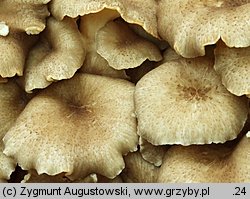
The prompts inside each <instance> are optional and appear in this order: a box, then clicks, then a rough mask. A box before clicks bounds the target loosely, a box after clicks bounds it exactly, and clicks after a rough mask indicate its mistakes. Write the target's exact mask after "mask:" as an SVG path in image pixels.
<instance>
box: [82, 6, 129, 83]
mask: <svg viewBox="0 0 250 199" xmlns="http://www.w3.org/2000/svg"><path fill="white" fill-rule="evenodd" d="M117 17H119V13H118V12H117V11H115V10H110V9H103V10H102V11H100V12H98V13H92V14H88V15H85V16H83V17H81V21H80V30H81V34H82V38H83V41H84V46H85V48H86V58H85V61H84V63H83V66H82V67H81V69H80V71H81V72H83V73H90V74H95V75H104V76H108V77H115V78H121V79H127V76H126V74H125V71H124V70H115V69H113V68H112V67H110V66H109V64H108V62H107V61H106V60H105V59H104V58H103V57H101V56H100V55H99V54H98V53H97V51H96V33H97V32H98V31H99V29H101V28H102V27H103V26H104V25H105V24H106V23H107V22H109V21H112V20H113V19H115V18H117Z"/></svg>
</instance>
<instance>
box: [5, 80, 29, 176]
mask: <svg viewBox="0 0 250 199" xmlns="http://www.w3.org/2000/svg"><path fill="white" fill-rule="evenodd" d="M25 104H26V100H25V94H24V92H23V91H22V90H21V89H20V88H19V87H18V86H17V84H16V83H15V82H14V81H12V80H11V81H9V82H8V83H5V84H0V112H1V114H0V181H1V180H7V179H9V178H10V175H11V173H12V172H13V171H14V170H15V165H16V162H15V161H14V160H13V159H12V158H10V157H8V156H6V155H5V154H3V149H4V144H3V142H2V138H3V137H4V135H5V133H6V132H7V131H8V130H9V129H10V128H11V126H12V125H13V124H14V122H15V120H16V118H17V117H18V115H19V114H20V113H21V111H22V110H23V108H24V106H25Z"/></svg>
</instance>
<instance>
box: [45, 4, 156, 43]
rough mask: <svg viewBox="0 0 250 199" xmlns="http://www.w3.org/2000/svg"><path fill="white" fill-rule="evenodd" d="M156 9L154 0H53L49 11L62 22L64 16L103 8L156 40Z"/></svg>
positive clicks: (84, 13)
mask: <svg viewBox="0 0 250 199" xmlns="http://www.w3.org/2000/svg"><path fill="white" fill-rule="evenodd" d="M142 4H143V6H142ZM156 7H157V3H156V2H155V0H146V1H145V0H144V1H142V0H126V1H124V0H85V1H80V0H63V1H62V0H53V1H52V2H51V4H50V11H51V13H52V15H53V16H55V17H56V18H57V19H60V20H62V19H63V18H64V17H65V16H69V17H72V18H75V17H77V16H78V15H80V16H83V15H86V14H90V13H97V12H100V11H101V10H103V9H104V8H108V9H112V10H117V11H118V12H119V14H120V15H121V17H122V18H123V19H124V20H125V21H126V22H128V23H133V24H138V25H140V26H142V27H143V28H144V29H145V30H146V31H147V32H148V33H150V34H151V35H153V36H154V37H156V38H158V37H159V36H158V32H157V18H156Z"/></svg>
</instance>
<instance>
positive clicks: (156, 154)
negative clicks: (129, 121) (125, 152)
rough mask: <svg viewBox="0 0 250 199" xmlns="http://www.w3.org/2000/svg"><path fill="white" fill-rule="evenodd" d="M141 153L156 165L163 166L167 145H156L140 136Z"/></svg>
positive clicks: (145, 158)
mask: <svg viewBox="0 0 250 199" xmlns="http://www.w3.org/2000/svg"><path fill="white" fill-rule="evenodd" d="M139 145H140V153H141V156H142V157H143V159H144V160H146V161H148V162H149V163H151V164H154V165H155V166H161V164H162V159H163V157H164V155H165V153H166V151H167V149H168V147H167V146H154V145H153V144H151V143H150V142H148V141H147V140H145V139H143V138H142V137H140V138H139Z"/></svg>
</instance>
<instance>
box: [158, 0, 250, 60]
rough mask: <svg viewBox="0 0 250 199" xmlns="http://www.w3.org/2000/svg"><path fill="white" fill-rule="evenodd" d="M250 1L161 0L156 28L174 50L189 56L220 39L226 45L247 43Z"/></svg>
mask: <svg viewBox="0 0 250 199" xmlns="http://www.w3.org/2000/svg"><path fill="white" fill-rule="evenodd" d="M249 10H250V3H249V1H237V0H232V1H227V0H222V1H217V0H210V1H196V0H161V1H160V2H159V5H158V12H157V14H158V31H159V34H160V36H161V37H162V38H163V39H165V40H167V41H168V42H169V44H170V45H171V46H172V47H173V48H174V49H175V50H176V52H177V53H178V54H180V55H182V56H183V57H186V58H191V57H197V56H201V55H205V46H206V45H210V44H215V43H216V42H217V41H218V40H219V39H220V38H221V39H222V40H223V41H224V42H225V43H226V45H227V46H229V47H247V46H250V37H249V35H250V26H249V21H250V14H249Z"/></svg>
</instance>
